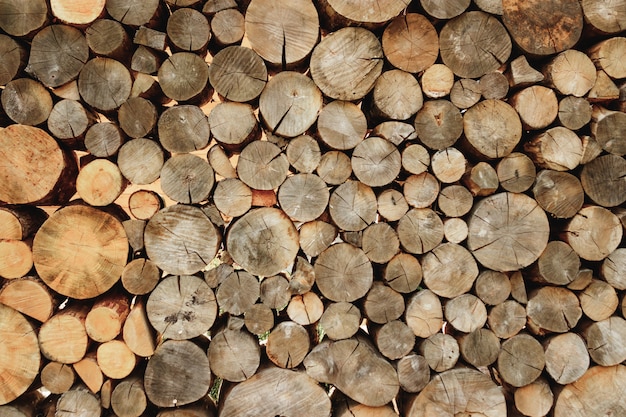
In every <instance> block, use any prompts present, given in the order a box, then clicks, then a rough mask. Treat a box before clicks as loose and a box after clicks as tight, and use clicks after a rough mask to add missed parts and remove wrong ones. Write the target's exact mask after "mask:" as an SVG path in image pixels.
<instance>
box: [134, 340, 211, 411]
mask: <svg viewBox="0 0 626 417" xmlns="http://www.w3.org/2000/svg"><path fill="white" fill-rule="evenodd" d="M189 363H193V364H194V372H189V368H188V367H187V364H189ZM210 379H211V375H210V368H209V359H208V357H207V355H206V353H205V352H203V351H202V349H201V348H200V347H198V346H197V345H195V344H194V343H193V342H191V341H188V340H166V341H165V342H163V343H162V344H161V345H160V346H159V347H158V348H157V349H156V350H155V352H154V355H152V357H151V358H150V360H149V361H148V364H147V366H146V371H145V374H144V388H145V391H146V395H147V396H148V399H149V400H150V401H151V402H152V403H153V404H155V405H157V406H159V407H176V406H182V405H186V404H191V403H193V402H195V401H197V400H199V399H200V398H202V397H203V396H204V395H206V393H207V392H208V391H209V387H210V383H211V381H210Z"/></svg>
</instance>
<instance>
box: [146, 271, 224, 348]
mask: <svg viewBox="0 0 626 417" xmlns="http://www.w3.org/2000/svg"><path fill="white" fill-rule="evenodd" d="M146 311H147V313H148V319H150V323H151V324H152V326H153V327H154V328H155V329H156V330H157V331H158V332H159V333H160V334H161V336H162V337H164V338H167V339H175V340H182V339H192V338H194V337H196V336H200V335H201V334H203V333H204V332H206V331H207V330H208V329H210V328H211V326H212V325H213V322H215V318H216V317H217V302H216V300H215V294H213V290H212V289H211V288H210V287H209V286H208V285H207V284H206V282H205V281H204V280H202V279H200V278H198V277H194V276H190V275H181V276H170V277H167V278H165V279H163V280H162V281H161V282H160V283H159V285H157V287H156V288H155V289H154V291H152V293H151V294H150V297H149V298H148V302H147V304H146Z"/></svg>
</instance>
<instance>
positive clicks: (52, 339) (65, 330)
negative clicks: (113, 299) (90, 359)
mask: <svg viewBox="0 0 626 417" xmlns="http://www.w3.org/2000/svg"><path fill="white" fill-rule="evenodd" d="M88 312H89V305H87V304H78V303H76V304H73V305H72V306H70V307H66V308H64V309H63V310H60V311H59V312H58V313H56V314H55V315H54V316H52V317H51V318H50V319H49V320H48V321H46V322H45V323H44V324H42V325H41V328H40V329H39V335H38V337H39V347H40V349H41V353H42V354H43V355H44V356H45V357H46V358H48V359H50V360H52V361H56V362H60V363H75V362H78V361H79V360H81V359H82V358H83V357H84V356H85V354H86V353H87V348H88V346H89V338H88V337H87V331H86V329H85V318H86V317H87V313H88Z"/></svg>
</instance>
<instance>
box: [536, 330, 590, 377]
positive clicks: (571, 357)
mask: <svg viewBox="0 0 626 417" xmlns="http://www.w3.org/2000/svg"><path fill="white" fill-rule="evenodd" d="M544 349H545V355H546V371H547V372H548V374H549V375H550V377H551V378H552V379H554V380H555V381H556V382H558V383H559V384H562V385H566V384H571V383H572V382H574V381H577V380H578V379H579V378H580V377H582V376H583V374H584V373H585V371H587V368H589V354H588V353H587V347H586V346H585V342H584V341H583V339H582V338H581V337H580V336H579V335H578V334H576V333H563V334H560V335H557V336H554V337H551V338H550V339H548V340H547V341H546V342H545V343H544Z"/></svg>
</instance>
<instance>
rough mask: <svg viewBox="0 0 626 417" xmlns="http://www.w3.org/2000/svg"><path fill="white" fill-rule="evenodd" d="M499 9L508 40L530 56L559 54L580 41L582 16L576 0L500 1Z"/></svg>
mask: <svg viewBox="0 0 626 417" xmlns="http://www.w3.org/2000/svg"><path fill="white" fill-rule="evenodd" d="M502 7H503V16H502V20H503V22H504V25H505V26H506V28H507V29H508V31H509V33H510V34H511V37H512V38H513V40H514V41H515V43H516V44H517V45H518V46H519V47H520V48H521V49H522V50H523V51H524V52H526V53H528V54H530V55H541V56H543V55H552V54H555V53H559V52H562V51H564V50H566V49H569V48H571V47H572V46H574V44H576V42H578V40H579V39H580V36H581V33H582V29H583V13H582V9H581V7H580V3H578V2H577V1H572V0H567V1H566V2H565V3H562V2H560V1H554V0H551V1H548V2H542V1H535V0H533V1H530V2H522V1H519V0H503V1H502Z"/></svg>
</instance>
